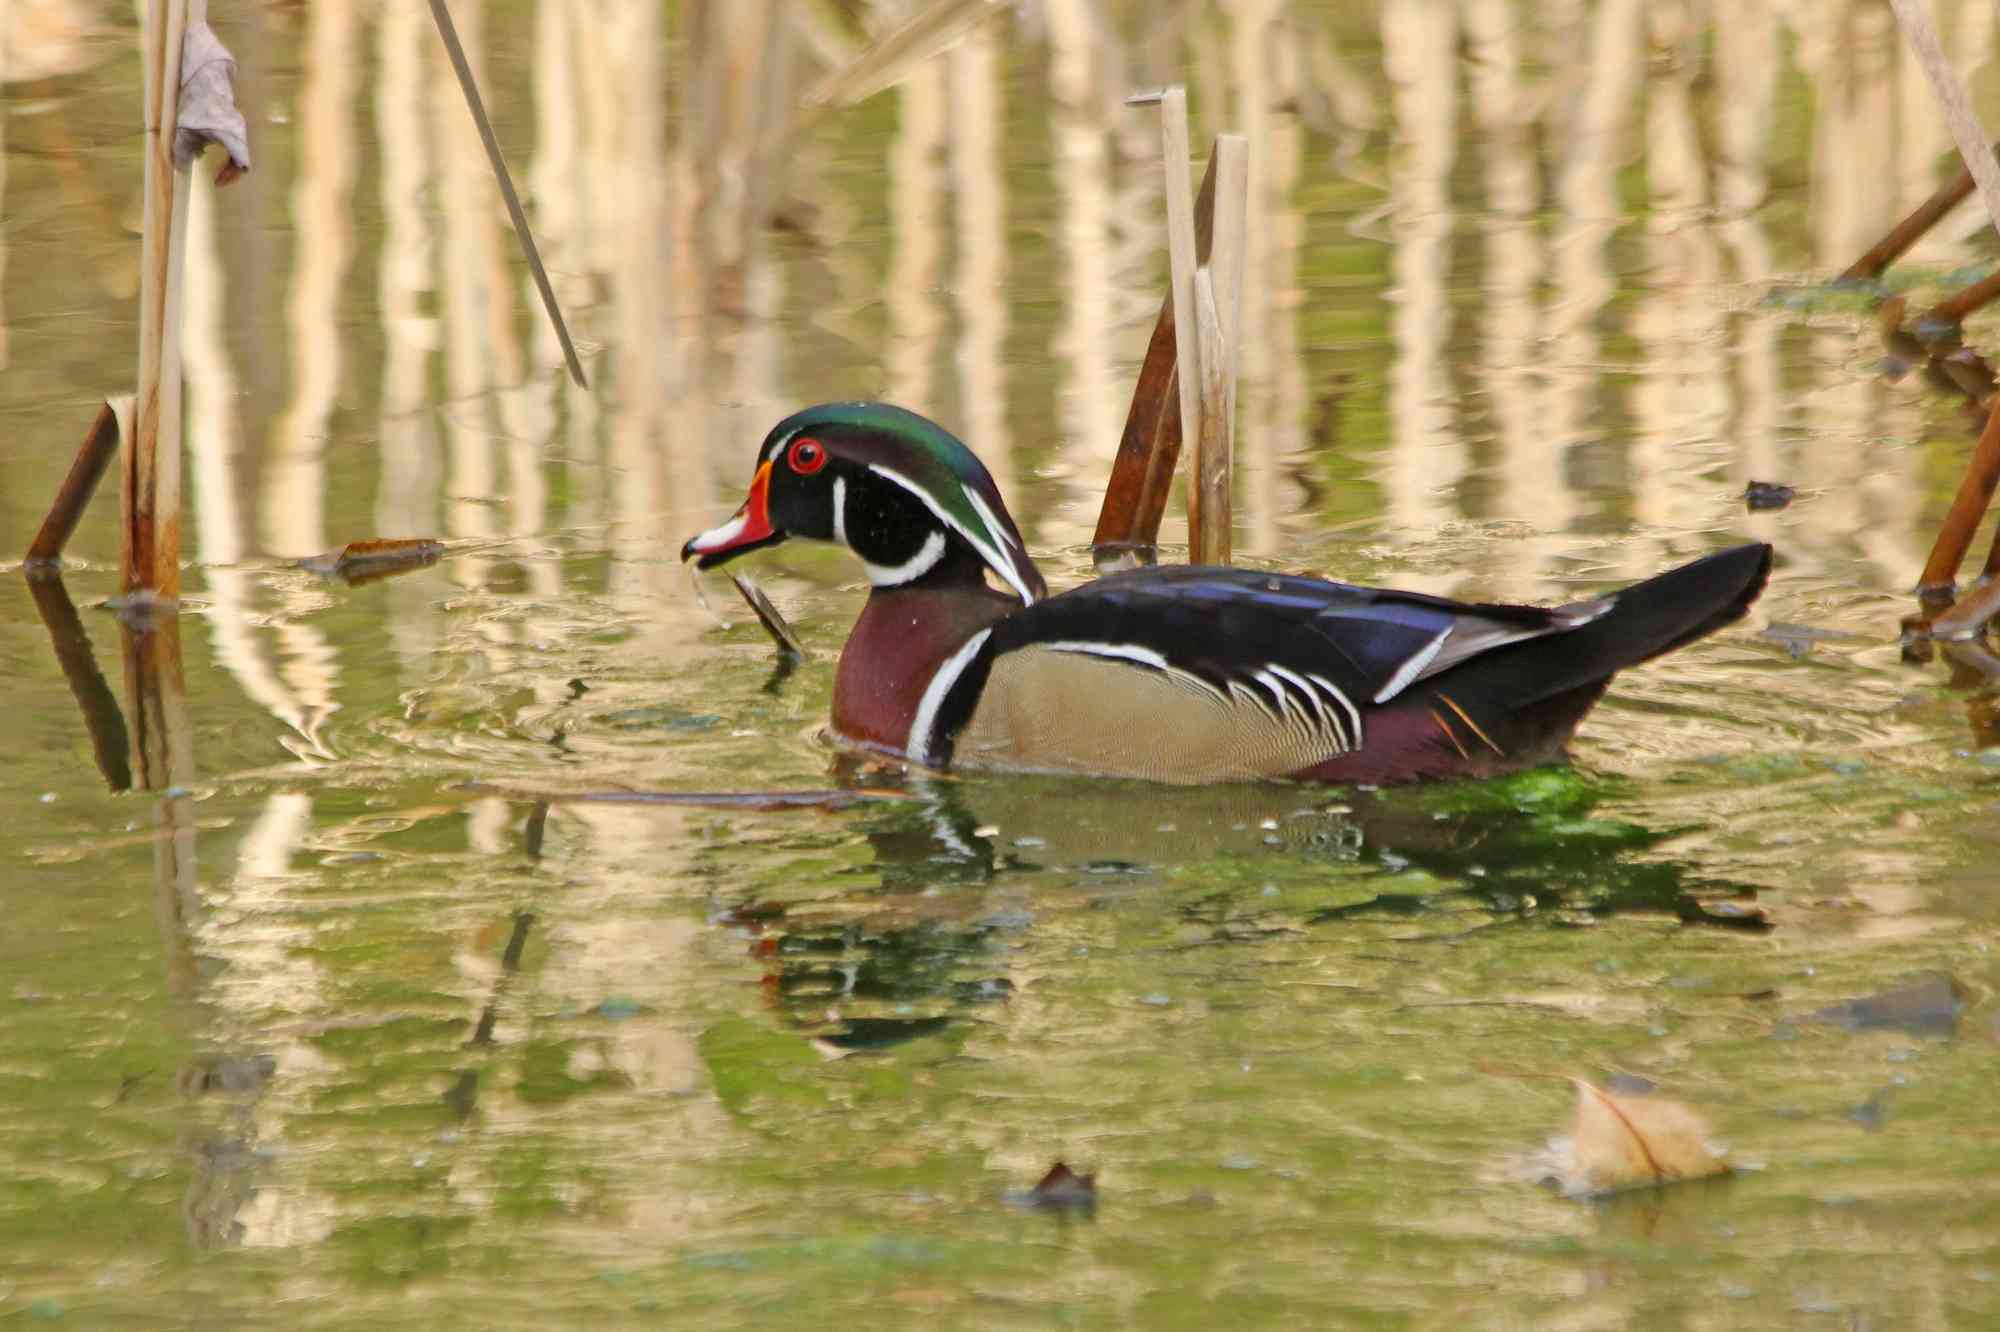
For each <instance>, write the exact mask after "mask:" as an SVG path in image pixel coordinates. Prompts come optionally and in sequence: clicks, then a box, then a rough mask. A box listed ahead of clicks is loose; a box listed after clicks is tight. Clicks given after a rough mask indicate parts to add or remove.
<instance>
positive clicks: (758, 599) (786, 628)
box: [729, 570, 806, 664]
mask: <svg viewBox="0 0 2000 1332" xmlns="http://www.w3.org/2000/svg"><path fill="white" fill-rule="evenodd" d="M729 581H730V582H732V583H734V584H736V590H737V591H738V592H740V593H742V594H743V600H745V601H747V602H749V603H750V609H751V610H753V611H755V612H756V613H757V623H759V624H761V625H763V626H764V632H765V633H767V634H769V635H770V636H771V640H772V641H773V642H774V643H776V644H777V646H778V655H779V656H780V657H782V658H788V659H790V660H791V661H792V662H793V663H794V664H797V663H798V662H800V661H803V660H805V655H806V649H805V645H804V644H803V643H801V642H799V636H798V634H796V633H794V632H793V630H792V626H791V625H790V624H788V623H786V621H785V617H784V616H783V615H780V614H779V613H778V608H777V607H776V606H773V605H772V604H771V599H770V598H769V597H767V596H765V595H764V589H763V588H761V587H758V586H757V585H756V584H755V583H753V582H751V581H750V578H749V576H748V575H747V574H741V573H737V572H735V571H734V570H731V571H730V574H729Z"/></svg>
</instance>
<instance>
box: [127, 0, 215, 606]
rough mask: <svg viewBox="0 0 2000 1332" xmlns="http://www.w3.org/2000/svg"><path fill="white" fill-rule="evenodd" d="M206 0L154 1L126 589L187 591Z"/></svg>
mask: <svg viewBox="0 0 2000 1332" xmlns="http://www.w3.org/2000/svg"><path fill="white" fill-rule="evenodd" d="M206 12H207V5H206V0H147V4H146V29H145V44H146V50H145V57H146V60H145V64H146V113H145V127H146V133H145V136H144V143H143V151H144V153H145V161H146V172H145V211H144V223H143V227H144V234H143V237H142V239H141V241H140V269H139V393H138V397H137V400H136V407H135V411H134V421H133V429H132V434H131V437H130V438H131V447H130V448H129V449H127V450H126V451H125V465H124V469H123V474H122V485H121V486H120V505H119V508H120V515H121V519H122V523H121V527H120V537H119V543H118V546H119V568H120V578H119V585H120V588H121V590H122V591H123V592H124V593H125V594H126V595H127V596H128V597H130V596H132V595H134V594H145V595H150V596H152V597H156V598H159V599H160V600H163V601H177V600H179V598H180V592H181V564H180V561H181V355H180V305H181V269H182V256H183V255H184V254H185V252H186V250H187V200H188V183H189V180H190V179H191V176H192V172H191V169H190V168H189V167H177V166H175V164H174V132H175V130H176V129H177V128H178V125H179V119H180V117H179V103H180V85H181V45H182V39H183V38H184V37H185V35H186V33H187V27H188V24H189V23H190V22H191V21H192V22H197V23H198V22H201V21H202V20H203V19H204V18H205V17H206Z"/></svg>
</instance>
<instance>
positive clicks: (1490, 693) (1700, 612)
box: [1442, 542, 1771, 708]
mask: <svg viewBox="0 0 2000 1332" xmlns="http://www.w3.org/2000/svg"><path fill="white" fill-rule="evenodd" d="M1770 575H1771V548H1770V547H1769V546H1767V545H1765V544H1763V543H1762V542H1759V543H1757V544H1755V545H1749V546H1737V547H1735V548H1734V549H1732V550H1725V551H1720V552H1718V553H1716V554H1714V555H1706V556H1703V557H1702V558H1701V559H1698V560H1695V561H1694V562H1693V563H1691V564H1683V565H1682V566H1681V567H1680V568H1678V569H1669V570H1668V571H1667V572H1666V573H1663V574H1659V575H1657V576H1655V577H1652V578H1648V579H1647V580H1646V581H1645V582H1643V583H1634V584H1633V585H1632V586H1630V587H1628V588H1625V589H1624V590H1623V591H1620V592H1615V593H1613V594H1612V595H1611V603H1612V604H1611V609H1610V610H1609V611H1606V612H1605V613H1604V614H1603V615H1600V616H1599V617H1598V618H1597V619H1595V620H1592V621H1591V622H1590V623H1589V624H1586V625H1583V626H1582V627H1581V628H1578V629H1575V630H1572V631H1571V632H1569V633H1566V634H1554V635H1551V636H1549V637H1547V638H1536V639H1530V640H1528V641H1527V642H1524V643H1518V644H1516V645H1514V646H1513V647H1506V648H1501V649H1500V650H1499V651H1497V652H1489V653H1487V654H1485V655H1484V656H1481V657H1478V658H1475V659H1474V660H1473V661H1471V662H1468V663H1466V665H1465V667H1462V668H1461V669H1460V671H1454V672H1450V673H1449V675H1448V676H1447V677H1442V678H1449V676H1456V675H1460V674H1461V673H1462V675H1463V677H1464V678H1462V679H1459V680H1456V681H1454V682H1453V684H1452V686H1449V687H1455V688H1457V689H1469V690H1471V691H1473V692H1476V693H1477V694H1479V695H1482V696H1483V697H1484V698H1486V699H1490V700H1492V701H1493V702H1495V703H1504V704H1505V705H1507V706H1511V707H1516V708H1518V707H1520V706H1522V705H1524V704H1528V703H1533V702H1536V701H1538V700H1540V699H1545V698H1550V697H1552V696H1554V695H1556V694H1561V693H1566V692H1568V691H1570V690H1574V689H1579V688H1583V687H1586V686H1590V685H1593V684H1595V685H1602V684H1603V682H1604V681H1606V680H1608V679H1610V678H1611V676H1612V675H1613V674H1614V673H1615V672H1618V671H1622V670H1624V669H1625V668H1626V667H1627V666H1636V665H1638V664H1639V663H1640V662H1642V661H1650V660H1651V659H1652V658H1654V657H1657V656H1659V655H1660V654H1661V653H1663V652H1671V651H1673V650H1674V649H1675V648H1677V647H1682V646H1684V645H1686V644H1688V643H1692V642H1694V641H1695V640H1696V639H1698V638H1704V637H1706V636H1708V635H1709V634H1712V633H1714V632H1715V631H1716V630H1718V629H1720V628H1722V627H1723V626H1724V625H1729V624H1734V623H1735V622H1736V621H1738V620H1740V619H1742V618H1743V613H1744V612H1745V611H1747V610H1749V609H1750V604H1751V603H1752V602H1754V601H1755V600H1757V596H1758V594H1759V593H1761V592H1762V591H1763V590H1764V583H1765V580H1766V579H1768V578H1769V577H1770Z"/></svg>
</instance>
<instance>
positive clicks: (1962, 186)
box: [1840, 167, 1972, 282]
mask: <svg viewBox="0 0 2000 1332" xmlns="http://www.w3.org/2000/svg"><path fill="white" fill-rule="evenodd" d="M1971 193H1972V173H1971V172H1970V171H1968V170H1966V169H1965V168H1964V167H1960V168H1959V171H1958V174H1957V175H1956V176H1953V177H1952V178H1951V179H1950V180H1949V181H1947V182H1945V183H1944V184H1943V185H1941V186H1939V187H1938V190H1937V193H1935V194H1933V195H1931V197H1930V198H1928V199H1926V200H1924V201H1923V202H1922V203H1920V204H1918V205H1917V207H1916V209H1915V211H1913V212H1912V213H1911V214H1910V215H1909V216H1908V217H1906V218H1904V219H1903V220H1902V221H1901V222H1898V223H1897V224H1896V225H1895V226H1893V227H1891V228H1889V234H1888V235H1886V236H1884V237H1883V238H1882V239H1881V240H1879V241H1876V242H1875V244H1874V245H1873V246H1871V247H1870V248H1869V250H1868V252H1867V253H1866V254H1863V255H1862V256H1861V257H1860V258H1859V259H1856V260H1855V261H1854V262H1853V263H1851V264H1849V265H1848V266H1847V270H1846V271H1845V272H1843V273H1842V274H1841V275H1840V280H1841V281H1843V282H1853V281H1859V280H1864V279H1867V280H1872V279H1874V278H1878V277H1881V276H1882V271H1883V270H1884V269H1886V268H1887V267H1888V266H1889V265H1890V264H1893V263H1895V262H1896V261H1897V260H1898V259H1900V258H1902V257H1903V252H1904V251H1905V250H1907V249H1909V248H1910V247H1911V246H1912V245H1915V244H1916V243H1917V241H1918V240H1919V239H1921V238H1922V236H1923V234H1924V233H1925V232H1927V231H1929V230H1930V229H1931V228H1932V227H1934V226H1936V225H1937V224H1938V219H1939V218H1941V217H1943V216H1944V215H1945V214H1946V213H1949V212H1950V211H1951V210H1952V209H1954V208H1956V207H1957V206H1958V205H1959V204H1960V203H1962V202H1964V200H1965V197H1966V196H1967V195H1969V194H1971Z"/></svg>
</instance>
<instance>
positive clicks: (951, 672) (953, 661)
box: [903, 629, 993, 764]
mask: <svg viewBox="0 0 2000 1332" xmlns="http://www.w3.org/2000/svg"><path fill="white" fill-rule="evenodd" d="M992 636H993V631H992V630H991V629H981V630H980V631H979V632H978V633H976V634H974V635H973V636H972V637H970V638H968V639H966V640H965V646H964V647H962V648H960V649H959V650H958V651H956V652H954V653H952V654H951V656H950V657H949V658H947V659H946V661H945V663H944V665H942V666H940V667H938V668H937V674H936V675H933V676H932V677H931V682H930V683H929V684H928V685H926V686H925V687H924V697H923V700H922V701H921V702H920V703H918V704H917V715H916V718H915V720H913V721H912V722H911V723H910V738H909V739H908V740H906V741H904V742H903V752H904V753H906V754H908V755H909V756H910V757H911V758H912V759H915V760H916V761H917V762H918V763H925V764H928V763H930V762H931V742H932V740H933V739H934V737H933V736H932V735H931V729H932V728H933V727H935V726H936V725H937V715H938V709H939V708H941V707H943V706H944V697H945V695H946V694H949V693H950V692H951V687H952V686H953V685H955V684H957V683H958V677H959V676H961V675H963V674H965V668H966V667H967V666H969V665H971V664H972V659H973V658H974V657H976V656H978V655H979V649H980V648H982V647H984V646H985V645H986V640H987V639H989V638H991V637H992Z"/></svg>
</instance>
